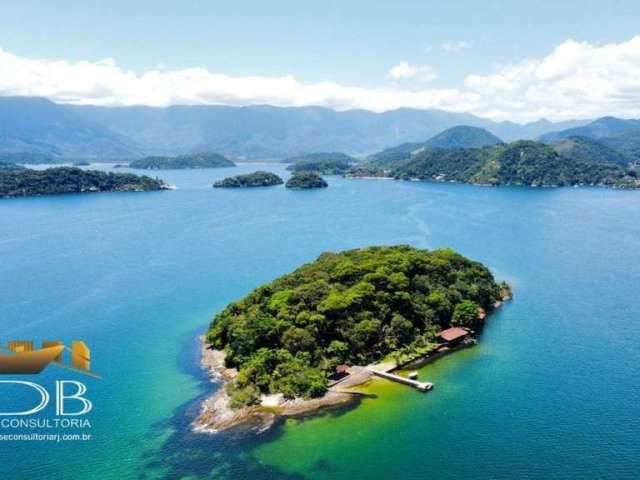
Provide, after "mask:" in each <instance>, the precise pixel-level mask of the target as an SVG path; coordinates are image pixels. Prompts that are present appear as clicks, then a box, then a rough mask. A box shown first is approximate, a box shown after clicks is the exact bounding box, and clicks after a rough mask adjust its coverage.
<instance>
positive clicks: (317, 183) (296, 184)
mask: <svg viewBox="0 0 640 480" xmlns="http://www.w3.org/2000/svg"><path fill="white" fill-rule="evenodd" d="M328 186H329V184H328V183H327V182H326V181H325V180H324V179H323V178H322V177H321V176H319V175H318V174H317V173H314V172H296V173H294V174H293V175H292V176H291V178H289V180H287V183H286V185H285V187H287V188H294V189H310V188H326V187H328Z"/></svg>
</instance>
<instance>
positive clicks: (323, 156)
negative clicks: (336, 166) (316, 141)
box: [282, 152, 356, 163]
mask: <svg viewBox="0 0 640 480" xmlns="http://www.w3.org/2000/svg"><path fill="white" fill-rule="evenodd" d="M328 160H329V161H339V162H345V163H353V162H355V161H356V159H355V158H353V157H352V156H351V155H347V154H346V153H341V152H314V153H303V154H301V155H294V156H292V157H287V158H285V159H284V160H282V163H299V162H316V161H328Z"/></svg>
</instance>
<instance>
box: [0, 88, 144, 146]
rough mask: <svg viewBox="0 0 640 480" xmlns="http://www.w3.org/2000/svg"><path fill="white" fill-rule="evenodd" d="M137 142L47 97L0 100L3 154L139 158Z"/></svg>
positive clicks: (1, 98)
mask: <svg viewBox="0 0 640 480" xmlns="http://www.w3.org/2000/svg"><path fill="white" fill-rule="evenodd" d="M141 151H142V149H141V148H140V146H138V145H137V144H136V143H135V142H134V141H132V140H131V139H129V138H127V137H126V136H123V135H120V134H118V133H116V132H114V131H112V130H110V129H109V128H108V127H105V126H103V125H99V124H98V123H96V122H93V121H91V120H90V119H88V118H86V117H85V116H83V115H79V114H78V113H77V112H75V111H74V109H73V108H72V107H70V106H67V105H58V104H56V103H53V102H51V101H49V100H46V99H44V98H34V97H0V153H21V152H28V153H39V154H44V155H45V156H47V157H50V156H62V157H82V156H89V157H119V156H132V155H139V154H140V152H141Z"/></svg>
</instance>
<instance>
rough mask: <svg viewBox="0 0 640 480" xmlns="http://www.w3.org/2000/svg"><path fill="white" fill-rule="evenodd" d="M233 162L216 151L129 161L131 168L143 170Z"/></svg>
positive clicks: (229, 165)
mask: <svg viewBox="0 0 640 480" xmlns="http://www.w3.org/2000/svg"><path fill="white" fill-rule="evenodd" d="M233 166H235V163H233V162H232V161H231V160H229V159H228V158H226V157H223V156H222V155H220V154H218V153H206V152H205V153H194V154H190V155H178V156H177V157H161V156H152V157H144V158H139V159H137V160H133V161H132V162H131V163H129V167H131V168H139V169H143V170H169V169H190V168H218V167H233Z"/></svg>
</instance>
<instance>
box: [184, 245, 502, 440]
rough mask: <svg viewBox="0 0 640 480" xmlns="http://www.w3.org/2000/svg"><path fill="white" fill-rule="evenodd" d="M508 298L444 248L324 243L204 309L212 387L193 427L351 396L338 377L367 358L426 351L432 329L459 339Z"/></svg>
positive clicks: (432, 348)
mask: <svg viewBox="0 0 640 480" xmlns="http://www.w3.org/2000/svg"><path fill="white" fill-rule="evenodd" d="M510 296H511V291H510V288H509V286H508V285H507V284H506V283H504V282H503V283H497V282H496V281H495V280H494V278H493V275H492V274H491V272H490V271H489V270H488V269H487V268H486V267H485V266H483V265H482V264H480V263H478V262H474V261H472V260H469V259H467V258H465V257H463V256H462V255H460V254H458V253H456V252H454V251H453V250H450V249H440V250H433V251H428V250H419V249H416V248H413V247H410V246H404V245H401V246H379V247H368V248H362V249H355V250H349V251H344V252H340V253H324V254H322V255H321V256H320V257H318V259H317V260H316V261H314V262H312V263H308V264H305V265H303V266H301V267H300V268H298V269H297V270H295V271H294V272H292V273H290V274H287V275H284V276H282V277H280V278H278V279H276V280H274V281H273V282H271V283H269V284H267V285H263V286H261V287H258V288H256V289H255V290H254V291H252V292H251V293H250V294H249V295H247V296H246V297H245V298H243V299H241V300H239V301H237V302H234V303H232V304H230V305H228V306H227V307H226V308H225V309H223V310H222V311H221V312H220V313H218V314H217V315H216V316H215V318H214V319H213V321H212V323H211V326H210V329H209V331H208V333H207V335H206V339H205V345H206V348H205V349H204V358H205V359H206V364H207V365H208V366H209V367H210V368H211V370H212V373H214V374H215V375H216V376H218V377H219V378H221V379H222V380H223V382H224V385H223V386H221V387H220V388H219V389H218V391H217V392H216V393H215V395H214V396H213V397H211V398H209V399H207V400H206V401H205V402H204V404H203V409H202V413H201V415H200V416H199V418H198V419H197V420H196V427H197V428H200V429H208V430H220V429H224V428H229V427H232V426H234V425H237V424H239V423H244V422H248V421H252V420H255V419H261V420H265V419H268V421H270V422H272V421H273V419H274V417H275V416H277V415H298V414H301V413H309V412H313V411H315V410H317V409H318V408H322V407H326V406H331V405H337V404H343V403H346V402H350V401H353V400H354V399H356V398H357V395H354V394H353V393H351V392H348V391H346V389H345V387H346V385H350V386H353V385H356V384H358V383H362V382H366V381H368V379H369V378H370V376H371V375H370V374H371V373H372V372H373V370H374V369H375V368H376V367H375V364H379V363H380V362H384V363H385V364H386V365H389V364H391V365H392V366H391V367H385V368H384V369H383V374H385V373H386V372H388V371H389V370H390V369H393V367H394V366H398V365H404V364H406V363H408V362H413V361H416V360H418V359H420V358H421V357H425V356H429V355H432V354H434V353H435V352H438V349H440V348H441V347H442V343H441V339H440V338H439V337H438V332H440V331H441V330H443V329H447V328H449V327H457V330H460V331H461V332H463V335H458V337H457V338H462V337H466V336H467V334H471V332H472V331H475V330H477V329H479V328H481V327H482V325H483V323H484V321H485V318H486V315H487V314H488V313H490V312H491V311H493V310H494V309H495V308H497V307H498V306H499V305H500V303H501V302H502V301H503V300H505V299H507V298H510ZM349 373H350V374H352V375H351V376H352V377H353V378H350V379H349V381H348V382H347V383H346V384H344V383H343V382H339V383H338V382H337V380H339V379H340V378H341V377H343V376H344V375H345V374H349ZM334 384H336V385H334ZM337 385H339V386H337Z"/></svg>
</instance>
